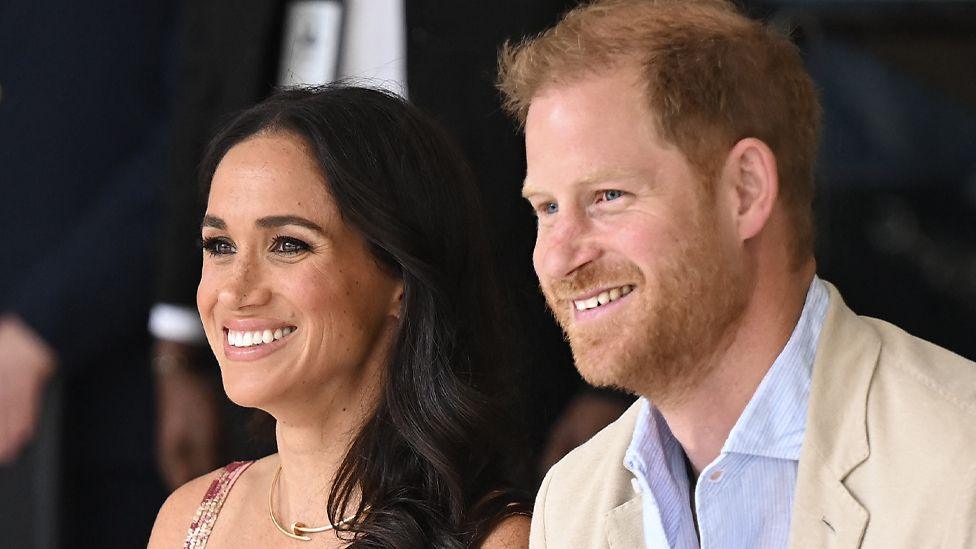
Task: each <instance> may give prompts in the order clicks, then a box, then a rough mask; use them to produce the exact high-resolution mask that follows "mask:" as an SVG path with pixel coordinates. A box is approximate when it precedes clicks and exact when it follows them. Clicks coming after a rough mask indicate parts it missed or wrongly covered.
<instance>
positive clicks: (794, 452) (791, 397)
mask: <svg viewBox="0 0 976 549" xmlns="http://www.w3.org/2000/svg"><path fill="white" fill-rule="evenodd" d="M828 300H829V294H828V292H827V287H826V285H825V284H824V283H823V281H822V280H820V279H819V278H817V277H816V276H814V278H813V281H812V282H811V283H810V288H809V290H807V296H806V300H805V301H804V303H803V312H802V313H800V320H799V321H797V323H796V327H795V328H794V329H793V333H792V334H790V339H789V340H788V341H787V342H786V346H785V347H783V350H782V351H781V352H780V354H779V356H777V357H776V360H775V361H773V364H772V366H770V368H769V371H768V372H766V375H765V376H764V377H763V379H762V381H761V382H760V383H759V387H758V388H757V389H756V392H755V393H754V394H753V396H752V398H751V399H750V400H749V404H747V405H746V408H745V410H743V411H742V415H741V416H739V420H738V421H736V423H735V425H734V426H733V427H732V430H731V431H730V432H729V437H728V439H726V441H725V445H724V446H723V447H722V453H740V454H748V455H754V456H764V457H771V458H780V459H791V460H794V461H796V460H799V459H800V449H801V447H802V445H803V433H804V431H805V430H806V424H807V403H808V402H809V399H810V379H811V374H812V372H813V359H814V355H815V354H816V351H817V342H818V341H819V339H820V330H821V328H822V327H823V321H824V318H825V316H826V314H827V302H828Z"/></svg>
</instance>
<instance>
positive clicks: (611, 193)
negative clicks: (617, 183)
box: [600, 189, 624, 202]
mask: <svg viewBox="0 0 976 549" xmlns="http://www.w3.org/2000/svg"><path fill="white" fill-rule="evenodd" d="M623 195H624V192H623V191H618V190H616V189H610V190H606V191H603V192H601V193H600V198H602V199H603V200H606V201H607V202H609V201H611V200H616V199H618V198H620V197H621V196H623Z"/></svg>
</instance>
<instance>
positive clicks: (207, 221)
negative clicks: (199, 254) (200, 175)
mask: <svg viewBox="0 0 976 549" xmlns="http://www.w3.org/2000/svg"><path fill="white" fill-rule="evenodd" d="M254 224H255V225H257V226H258V227H261V228H263V229H273V228H276V227H284V226H285V225H296V226H299V227H305V228H306V229H311V230H313V231H316V232H319V233H322V234H325V230H324V229H323V228H322V227H320V226H319V225H318V224H317V223H314V222H312V221H309V220H308V219H305V218H304V217H300V216H297V215H270V216H267V217H262V218H259V219H258V220H257V221H255V222H254ZM203 227H213V228H214V229H220V230H227V223H226V222H225V221H224V220H223V219H221V218H219V217H217V216H214V215H209V214H207V215H205V216H203V222H202V223H201V224H200V228H203Z"/></svg>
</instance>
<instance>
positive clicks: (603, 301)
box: [569, 284, 635, 312]
mask: <svg viewBox="0 0 976 549" xmlns="http://www.w3.org/2000/svg"><path fill="white" fill-rule="evenodd" d="M634 288H635V286H634V285H633V284H622V285H620V286H612V287H608V288H602V289H599V290H594V291H592V292H588V293H586V294H583V295H582V296H578V297H574V298H572V299H571V300H569V301H570V302H571V303H572V306H573V308H574V309H575V310H576V311H577V312H585V311H590V310H593V309H597V308H600V307H605V306H606V305H608V304H610V303H613V302H615V301H617V300H619V299H622V298H624V297H627V296H628V295H630V293H631V292H633V291H634Z"/></svg>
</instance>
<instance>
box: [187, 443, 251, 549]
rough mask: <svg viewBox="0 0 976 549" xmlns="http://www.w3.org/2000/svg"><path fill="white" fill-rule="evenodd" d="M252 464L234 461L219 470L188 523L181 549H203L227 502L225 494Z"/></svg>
mask: <svg viewBox="0 0 976 549" xmlns="http://www.w3.org/2000/svg"><path fill="white" fill-rule="evenodd" d="M252 463H254V462H253V461H235V462H233V463H231V464H229V465H227V466H226V467H224V468H223V469H221V470H220V473H218V474H217V478H215V479H214V480H213V482H211V483H210V488H208V489H207V493H206V494H205V495H204V496H203V501H202V502H200V507H198V508H197V512H196V514H195V515H194V516H193V522H191V523H190V528H189V530H187V532H186V541H185V542H184V543H183V549H203V548H204V547H206V546H207V540H208V539H210V532H212V531H213V527H214V523H215V522H217V514H218V513H220V508H221V507H223V506H224V501H226V500H227V494H229V493H230V489H231V488H233V487H234V483H235V482H237V478H238V477H240V476H241V473H243V472H244V471H245V470H247V468H248V467H250V466H251V464H252Z"/></svg>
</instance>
